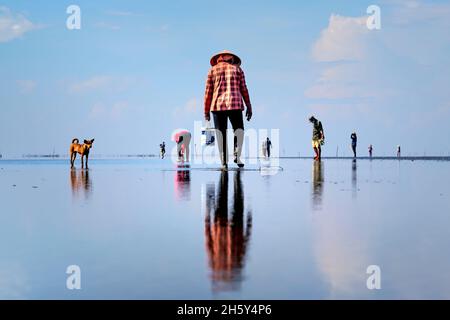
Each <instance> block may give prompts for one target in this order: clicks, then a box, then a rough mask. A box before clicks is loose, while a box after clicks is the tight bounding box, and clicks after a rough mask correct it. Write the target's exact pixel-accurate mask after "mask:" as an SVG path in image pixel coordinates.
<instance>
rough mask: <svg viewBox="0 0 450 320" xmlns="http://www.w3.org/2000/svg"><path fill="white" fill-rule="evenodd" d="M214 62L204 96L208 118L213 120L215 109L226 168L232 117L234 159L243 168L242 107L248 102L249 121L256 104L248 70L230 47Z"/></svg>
mask: <svg viewBox="0 0 450 320" xmlns="http://www.w3.org/2000/svg"><path fill="white" fill-rule="evenodd" d="M210 64H211V68H210V70H209V72H208V77H207V80H206V90H205V99H204V100H205V101H204V102H205V103H204V114H205V120H206V121H209V120H210V112H212V114H213V118H214V125H215V128H216V141H217V145H218V147H219V153H220V158H221V162H222V169H224V170H226V169H227V168H228V152H227V126H228V119H229V120H230V122H231V125H232V127H233V131H234V162H235V163H236V164H237V165H238V167H239V168H242V167H243V166H244V164H243V163H242V162H241V159H240V157H241V152H242V144H243V142H244V121H243V116H242V111H243V110H244V102H245V105H246V106H247V111H246V113H245V116H246V118H247V121H250V119H251V118H252V105H251V103H250V96H249V93H248V89H247V84H246V82H245V75H244V71H242V69H241V68H240V65H241V59H240V58H239V57H238V56H237V55H235V54H234V53H232V52H230V51H222V52H220V53H218V54H216V55H214V56H213V57H212V58H211V60H210Z"/></svg>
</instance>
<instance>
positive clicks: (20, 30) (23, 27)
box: [0, 7, 37, 42]
mask: <svg viewBox="0 0 450 320" xmlns="http://www.w3.org/2000/svg"><path fill="white" fill-rule="evenodd" d="M34 29H37V26H36V25H35V24H33V23H32V22H31V21H30V20H28V19H27V18H25V17H24V16H23V15H21V14H14V13H13V12H11V10H10V9H8V8H7V7H0V42H8V41H11V40H14V39H16V38H20V37H21V36H22V35H24V34H25V33H26V32H29V31H32V30H34Z"/></svg>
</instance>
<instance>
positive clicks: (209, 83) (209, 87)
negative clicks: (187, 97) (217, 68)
mask: <svg viewBox="0 0 450 320" xmlns="http://www.w3.org/2000/svg"><path fill="white" fill-rule="evenodd" d="M213 91H214V83H213V80H212V69H211V70H209V72H208V77H207V79H206V90H205V108H204V114H205V120H207V121H209V120H210V119H211V116H210V113H209V112H210V110H211V101H212V96H213Z"/></svg>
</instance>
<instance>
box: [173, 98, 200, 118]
mask: <svg viewBox="0 0 450 320" xmlns="http://www.w3.org/2000/svg"><path fill="white" fill-rule="evenodd" d="M195 113H198V114H203V113H202V110H201V107H200V104H199V102H198V100H197V98H192V99H190V100H188V101H187V102H186V104H185V105H184V106H182V107H176V108H175V109H174V111H173V115H174V116H176V117H179V116H181V115H186V114H195Z"/></svg>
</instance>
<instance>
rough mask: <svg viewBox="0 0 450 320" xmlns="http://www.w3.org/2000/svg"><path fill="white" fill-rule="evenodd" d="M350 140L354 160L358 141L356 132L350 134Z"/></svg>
mask: <svg viewBox="0 0 450 320" xmlns="http://www.w3.org/2000/svg"><path fill="white" fill-rule="evenodd" d="M350 139H352V150H353V158H356V143H357V141H358V137H357V136H356V132H353V133H352V134H351V136H350Z"/></svg>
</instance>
